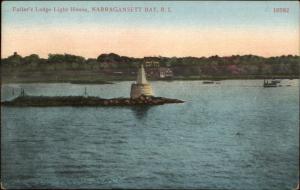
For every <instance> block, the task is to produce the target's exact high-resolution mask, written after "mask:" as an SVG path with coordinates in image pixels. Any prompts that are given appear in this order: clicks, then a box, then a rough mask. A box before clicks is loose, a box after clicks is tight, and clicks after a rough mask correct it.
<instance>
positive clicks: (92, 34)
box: [1, 1, 299, 58]
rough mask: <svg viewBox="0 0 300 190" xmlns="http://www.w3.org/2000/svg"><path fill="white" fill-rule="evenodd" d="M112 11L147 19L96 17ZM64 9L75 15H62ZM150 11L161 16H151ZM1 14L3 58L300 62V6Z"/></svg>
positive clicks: (35, 4) (177, 5)
mask: <svg viewBox="0 0 300 190" xmlns="http://www.w3.org/2000/svg"><path fill="white" fill-rule="evenodd" d="M71 7H74V8H77V9H86V10H88V12H82V11H71ZM105 7H107V8H115V9H119V8H128V7H138V8H140V10H141V12H95V11H92V8H98V9H101V8H105ZM161 7H164V8H165V9H164V10H169V12H161V11H160V10H161ZM22 8H23V11H20V10H21V9H22ZM62 8H64V9H65V10H66V9H67V11H65V12H56V11H55V12H54V9H55V10H59V9H62ZM150 8H152V10H153V8H156V9H157V10H158V11H157V12H149V11H146V10H150ZM274 8H284V9H285V10H287V9H288V12H282V11H279V12H274ZM24 9H27V11H24ZM42 9H48V10H50V11H49V12H44V11H41V10H42ZM1 14H2V15H1V16H2V22H1V26H2V27H1V28H2V31H1V39H2V41H1V56H2V57H7V56H9V55H12V54H13V52H18V54H20V55H22V56H27V55H30V54H33V53H35V54H38V55H40V56H41V57H45V58H46V57H47V56H48V54H49V53H61V54H63V53H69V54H75V55H81V56H84V57H86V58H96V57H97V56H98V55H100V54H102V53H111V52H114V53H117V54H119V55H124V56H131V57H144V56H168V57H173V56H176V57H183V56H195V57H202V56H205V57H207V56H212V55H219V56H230V55H237V54H239V55H245V54H255V55H260V56H264V57H270V56H280V55H288V54H292V55H299V3H298V2H297V1H285V2H283V1H273V2H270V1H269V2H267V1H265V2H260V1H252V2H249V1H229V2H228V1H227V2H222V1H185V2H183V1H164V2H161V1H148V2H146V1H131V2H130V1H119V2H118V1H111V2H109V1H104V2H103V1H102V2H99V1H85V2H84V1H74V2H70V1H61V2H49V1H26V2H25V1H15V2H13V1H4V2H2V13H1Z"/></svg>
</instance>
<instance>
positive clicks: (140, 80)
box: [130, 64, 154, 98]
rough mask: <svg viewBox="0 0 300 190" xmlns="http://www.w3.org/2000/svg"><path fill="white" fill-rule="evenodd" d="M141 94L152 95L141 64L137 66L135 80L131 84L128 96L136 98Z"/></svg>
mask: <svg viewBox="0 0 300 190" xmlns="http://www.w3.org/2000/svg"><path fill="white" fill-rule="evenodd" d="M141 95H145V96H153V95H154V94H153V90H152V87H151V84H149V82H148V81H147V79H146V74H145V69H144V66H143V64H141V65H140V66H139V69H138V73H137V79H136V82H135V83H133V84H132V85H131V91H130V97H131V98H138V97H139V96H141Z"/></svg>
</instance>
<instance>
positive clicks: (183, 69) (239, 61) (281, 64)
mask: <svg viewBox="0 0 300 190" xmlns="http://www.w3.org/2000/svg"><path fill="white" fill-rule="evenodd" d="M146 61H155V62H158V63H159V65H160V67H170V68H172V69H173V71H174V74H175V75H182V76H189V75H232V74H242V75H262V74H278V75H299V66H300V57H299V56H298V55H282V56H274V57H262V56H257V55H232V56H223V57H221V56H218V55H214V56H210V57H191V56H190V57H163V56H156V57H144V58H134V57H127V56H120V55H118V54H115V53H109V54H101V55H99V56H98V57H97V58H88V59H86V58H84V57H82V56H77V55H72V54H49V55H48V58H47V59H44V58H40V57H39V55H37V54H32V55H28V56H25V57H22V56H21V55H19V54H18V53H16V52H15V53H14V54H13V55H11V56H9V57H7V58H4V59H2V60H1V63H2V64H1V65H2V66H4V67H7V68H11V69H13V68H14V67H18V66H20V67H24V68H28V69H29V70H30V69H31V70H34V69H46V70H51V69H52V68H54V70H68V69H79V70H82V69H83V70H109V69H110V70H111V69H115V70H122V69H123V70H126V69H127V70H128V69H129V70H128V73H129V72H131V71H130V70H134V69H136V67H137V65H138V64H139V63H144V62H146ZM48 68H49V69H48Z"/></svg>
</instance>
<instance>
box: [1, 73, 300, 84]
mask: <svg viewBox="0 0 300 190" xmlns="http://www.w3.org/2000/svg"><path fill="white" fill-rule="evenodd" d="M78 78H79V79H78V80H74V79H59V80H54V79H38V78H30V77H28V78H3V77H2V81H1V84H15V83H49V84H51V83H71V84H95V85H99V84H114V83H115V82H120V81H135V80H136V78H135V77H124V78H122V77H107V78H103V79H95V80H92V79H85V78H84V77H78ZM299 78H300V77H299V76H294V75H293V76H278V75H277V76H276V75H271V76H205V77H204V76H179V77H173V78H162V79H149V81H150V82H151V81H166V82H172V81H195V80H200V81H202V80H212V81H220V80H258V79H299Z"/></svg>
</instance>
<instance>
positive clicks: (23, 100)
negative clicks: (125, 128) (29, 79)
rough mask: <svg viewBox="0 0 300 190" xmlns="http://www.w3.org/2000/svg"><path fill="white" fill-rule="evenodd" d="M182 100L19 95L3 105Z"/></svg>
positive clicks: (42, 105)
mask: <svg viewBox="0 0 300 190" xmlns="http://www.w3.org/2000/svg"><path fill="white" fill-rule="evenodd" d="M183 102H184V101H182V100H177V99H170V98H164V97H154V96H144V95H142V96H140V97H138V98H134V99H133V98H112V99H103V98H99V97H93V96H87V97H85V96H53V97H51V96H19V97H17V98H15V99H13V100H10V101H4V102H1V105H2V106H37V107H46V106H136V105H162V104H172V103H183Z"/></svg>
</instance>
